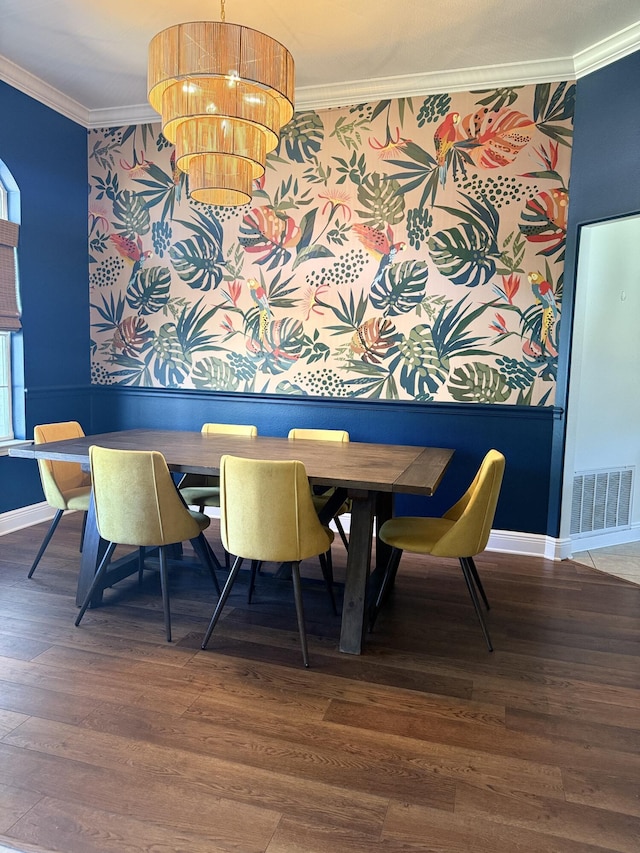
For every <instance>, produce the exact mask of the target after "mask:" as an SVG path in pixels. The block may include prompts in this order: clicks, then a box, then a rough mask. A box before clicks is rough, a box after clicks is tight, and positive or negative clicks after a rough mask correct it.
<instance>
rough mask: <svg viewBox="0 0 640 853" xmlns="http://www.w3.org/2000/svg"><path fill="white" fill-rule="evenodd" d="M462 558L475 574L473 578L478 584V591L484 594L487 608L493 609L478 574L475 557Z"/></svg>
mask: <svg viewBox="0 0 640 853" xmlns="http://www.w3.org/2000/svg"><path fill="white" fill-rule="evenodd" d="M462 559H464V560H465V561H466V563H467V565H468V566H469V569H470V571H471V574H472V575H473V579H474V581H475V582H476V586H477V587H478V592H479V593H480V595H481V596H482V600H483V601H484V606H485V607H486V608H487V610H491V606H490V604H489V600H488V599H487V596H486V593H485V591H484V587H483V586H482V581H481V580H480V575H479V574H478V570H477V569H476V564H475V562H474V560H473V557H463V558H462Z"/></svg>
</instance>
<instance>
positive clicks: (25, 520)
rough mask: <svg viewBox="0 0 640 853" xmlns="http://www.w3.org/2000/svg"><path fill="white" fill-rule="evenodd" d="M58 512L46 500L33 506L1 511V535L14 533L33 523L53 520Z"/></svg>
mask: <svg viewBox="0 0 640 853" xmlns="http://www.w3.org/2000/svg"><path fill="white" fill-rule="evenodd" d="M55 514H56V511H55V509H53V507H50V506H49V504H48V503H47V502H46V501H42V503H39V504H31V506H23V507H20V509H12V510H11V511H10V512H3V513H0V536H4V534H5V533H13V532H14V531H16V530H22V528H23V527H31V525H32V524H41V523H42V522H43V521H51V519H52V518H53V516H54V515H55Z"/></svg>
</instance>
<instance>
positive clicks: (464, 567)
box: [460, 559, 493, 652]
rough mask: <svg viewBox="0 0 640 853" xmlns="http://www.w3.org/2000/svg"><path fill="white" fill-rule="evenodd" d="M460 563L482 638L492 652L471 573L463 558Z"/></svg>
mask: <svg viewBox="0 0 640 853" xmlns="http://www.w3.org/2000/svg"><path fill="white" fill-rule="evenodd" d="M460 565H461V566H462V574H463V575H464V579H465V581H466V584H467V589H468V590H469V595H470V596H471V601H472V602H473V606H474V607H475V611H476V616H477V617H478V621H479V622H480V627H481V628H482V633H483V634H484V638H485V640H486V643H487V648H488V649H489V651H490V652H492V651H493V646H492V645H491V637H490V636H489V631H488V629H487V626H486V623H485V621H484V616H483V615H482V608H481V607H480V601H479V600H478V594H477V593H476V588H475V586H474V584H473V574H472V572H471V570H470V568H469V567H468V565H467V564H466V562H465V561H464V560H463V559H461V560H460Z"/></svg>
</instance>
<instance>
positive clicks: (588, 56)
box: [573, 21, 640, 77]
mask: <svg viewBox="0 0 640 853" xmlns="http://www.w3.org/2000/svg"><path fill="white" fill-rule="evenodd" d="M639 49H640V21H639V22H638V23H637V24H632V25H631V26H630V27H627V28H626V29H624V30H620V32H619V33H615V35H612V36H609V38H606V39H602V41H599V42H596V44H593V45H591V47H588V48H586V50H581V51H580V53H576V55H575V56H574V57H573V61H574V65H575V69H576V77H585V76H586V75H587V74H591V72H592V71H597V70H598V69H599V68H604V66H605V65H610V64H611V63H612V62H616V60H618V59H623V58H624V57H625V56H629V54H631V53H635V51H636V50H639Z"/></svg>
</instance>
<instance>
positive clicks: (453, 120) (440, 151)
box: [433, 113, 460, 186]
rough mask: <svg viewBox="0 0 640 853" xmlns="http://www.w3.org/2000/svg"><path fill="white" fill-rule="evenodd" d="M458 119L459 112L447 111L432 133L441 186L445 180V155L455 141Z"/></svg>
mask: <svg viewBox="0 0 640 853" xmlns="http://www.w3.org/2000/svg"><path fill="white" fill-rule="evenodd" d="M459 121H460V113H449V114H448V115H447V116H445V119H444V121H443V122H442V124H440V125H438V127H437V128H436V132H435V133H434V134H433V141H434V142H435V146H436V162H437V164H438V166H439V177H440V184H441V185H442V186H444V185H445V182H446V180H447V155H448V154H449V151H451V149H452V148H453V143H454V142H455V141H456V135H457V132H456V125H457V124H458V123H459Z"/></svg>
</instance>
